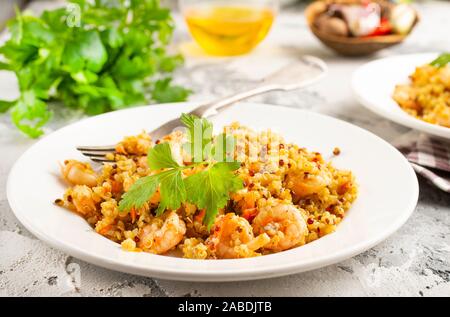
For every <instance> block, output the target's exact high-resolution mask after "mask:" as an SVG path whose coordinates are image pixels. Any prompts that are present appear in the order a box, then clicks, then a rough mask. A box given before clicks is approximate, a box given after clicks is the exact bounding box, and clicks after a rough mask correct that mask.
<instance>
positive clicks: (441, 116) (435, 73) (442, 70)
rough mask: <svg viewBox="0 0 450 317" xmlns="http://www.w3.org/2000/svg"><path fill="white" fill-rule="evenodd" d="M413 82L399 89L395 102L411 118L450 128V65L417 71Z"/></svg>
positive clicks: (426, 67) (425, 67)
mask: <svg viewBox="0 0 450 317" xmlns="http://www.w3.org/2000/svg"><path fill="white" fill-rule="evenodd" d="M409 77H410V80H411V82H410V83H409V84H406V85H397V86H396V87H395V91H394V94H393V98H394V100H395V101H396V102H397V103H398V104H399V106H400V107H401V108H402V109H403V110H404V111H405V112H406V113H408V114H410V115H412V116H414V117H416V118H418V119H420V120H423V121H426V122H428V123H432V124H437V125H441V126H444V127H447V128H450V65H448V64H446V65H441V66H438V65H433V63H431V64H426V65H423V66H420V67H417V68H416V70H415V71H414V73H412V74H411V75H410V76H409Z"/></svg>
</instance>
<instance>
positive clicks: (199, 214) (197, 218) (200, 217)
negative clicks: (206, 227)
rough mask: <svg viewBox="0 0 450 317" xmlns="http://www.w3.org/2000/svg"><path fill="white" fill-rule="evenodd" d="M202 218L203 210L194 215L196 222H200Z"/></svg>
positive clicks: (203, 215)
mask: <svg viewBox="0 0 450 317" xmlns="http://www.w3.org/2000/svg"><path fill="white" fill-rule="evenodd" d="M204 217H205V209H202V210H200V212H199V213H198V214H196V215H195V217H194V219H195V221H197V222H202V221H203V218H204Z"/></svg>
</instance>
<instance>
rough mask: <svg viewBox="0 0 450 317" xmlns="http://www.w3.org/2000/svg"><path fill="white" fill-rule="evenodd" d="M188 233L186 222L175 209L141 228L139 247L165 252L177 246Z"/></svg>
mask: <svg viewBox="0 0 450 317" xmlns="http://www.w3.org/2000/svg"><path fill="white" fill-rule="evenodd" d="M185 233H186V224H185V223H184V221H183V220H181V218H180V216H178V214H177V213H176V212H174V211H171V212H167V213H166V214H165V215H164V216H162V217H158V218H154V219H153V220H152V222H151V223H150V224H148V225H146V226H145V227H144V228H142V229H141V231H140V233H139V235H138V237H139V243H138V247H140V248H141V249H143V250H144V251H147V252H150V253H155V254H163V253H166V252H167V251H169V250H171V249H173V248H175V247H176V246H177V245H178V243H180V242H181V240H182V239H183V237H184V234H185Z"/></svg>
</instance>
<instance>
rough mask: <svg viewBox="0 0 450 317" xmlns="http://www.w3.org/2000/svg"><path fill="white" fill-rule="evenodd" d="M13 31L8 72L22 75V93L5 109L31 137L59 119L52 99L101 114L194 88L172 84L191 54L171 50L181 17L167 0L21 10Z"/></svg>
mask: <svg viewBox="0 0 450 317" xmlns="http://www.w3.org/2000/svg"><path fill="white" fill-rule="evenodd" d="M8 29H9V32H10V34H11V36H10V38H9V40H8V41H6V43H5V44H4V45H3V46H1V47H0V70H9V71H13V72H14V73H15V74H16V76H17V79H18V83H19V88H20V93H21V94H20V97H19V98H18V99H17V100H14V101H5V100H0V112H6V111H8V110H10V111H11V116H12V121H13V122H14V124H15V125H16V126H17V127H18V128H19V129H20V130H21V131H23V132H24V133H26V134H27V135H29V136H30V137H38V136H40V135H41V134H42V133H43V131H42V127H43V126H44V125H45V124H46V123H47V122H48V120H49V119H50V118H51V114H52V113H51V111H50V110H49V108H48V102H49V101H53V100H54V101H59V103H55V104H56V105H58V104H62V105H64V106H67V107H71V108H76V109H81V110H83V111H84V112H85V113H86V114H88V115H95V114H99V113H103V112H107V111H111V110H116V109H121V108H125V107H129V106H132V105H137V104H144V103H146V102H149V101H156V102H171V101H182V100H185V99H186V98H187V96H188V95H189V93H190V91H189V90H187V89H185V88H183V87H180V86H175V85H172V84H171V77H170V76H169V75H168V74H169V73H170V72H172V71H173V70H174V69H175V68H176V67H177V66H178V65H180V64H181V63H182V62H183V59H182V57H181V56H179V55H174V56H171V55H169V54H168V53H167V52H166V46H167V45H168V43H169V41H170V38H171V35H172V32H173V21H172V18H171V15H170V11H169V10H168V9H166V8H162V7H161V6H160V3H159V0H115V1H110V0H108V1H107V0H95V1H89V0H71V1H69V3H68V5H67V7H65V8H59V9H56V10H52V11H45V12H44V13H43V14H42V15H41V16H40V17H39V18H38V17H33V16H31V15H27V14H22V13H20V12H17V15H16V17H15V18H14V19H13V20H11V21H10V22H9V23H8Z"/></svg>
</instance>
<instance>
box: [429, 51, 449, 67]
mask: <svg viewBox="0 0 450 317" xmlns="http://www.w3.org/2000/svg"><path fill="white" fill-rule="evenodd" d="M448 63H450V53H442V54H441V55H439V56H438V57H437V58H436V59H435V60H434V61H432V62H431V63H430V65H432V66H436V67H444V66H445V65H447V64H448Z"/></svg>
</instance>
